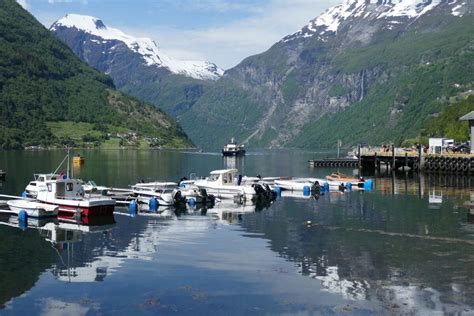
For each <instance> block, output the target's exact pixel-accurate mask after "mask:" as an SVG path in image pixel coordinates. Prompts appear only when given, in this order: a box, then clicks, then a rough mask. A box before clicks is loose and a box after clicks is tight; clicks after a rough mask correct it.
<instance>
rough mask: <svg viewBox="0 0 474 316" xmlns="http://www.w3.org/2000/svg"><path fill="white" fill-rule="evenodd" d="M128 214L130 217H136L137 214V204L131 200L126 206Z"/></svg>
mask: <svg viewBox="0 0 474 316" xmlns="http://www.w3.org/2000/svg"><path fill="white" fill-rule="evenodd" d="M128 212H129V213H130V215H132V216H135V215H137V213H138V204H137V201H135V200H132V201H131V202H130V203H129V204H128Z"/></svg>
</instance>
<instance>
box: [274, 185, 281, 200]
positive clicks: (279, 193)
mask: <svg viewBox="0 0 474 316" xmlns="http://www.w3.org/2000/svg"><path fill="white" fill-rule="evenodd" d="M273 192H275V194H276V196H277V197H280V196H281V188H280V187H279V186H276V187H274V188H273Z"/></svg>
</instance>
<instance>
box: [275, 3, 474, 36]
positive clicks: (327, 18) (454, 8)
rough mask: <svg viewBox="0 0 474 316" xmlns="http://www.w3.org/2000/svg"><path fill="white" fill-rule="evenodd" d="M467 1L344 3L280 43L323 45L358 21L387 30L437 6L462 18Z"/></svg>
mask: <svg viewBox="0 0 474 316" xmlns="http://www.w3.org/2000/svg"><path fill="white" fill-rule="evenodd" d="M468 1H470V0H344V2H343V3H342V4H340V5H337V6H334V7H332V8H329V9H328V10H327V11H326V12H324V13H323V14H321V15H320V16H319V17H317V18H315V19H314V20H312V21H310V22H309V24H308V25H306V26H304V27H303V28H302V29H301V30H300V31H298V32H296V33H295V34H292V35H289V36H287V37H285V38H284V39H283V40H282V41H284V42H286V41H290V40H294V39H297V38H307V37H318V39H320V40H322V41H326V40H327V38H328V37H329V36H334V35H335V34H336V33H337V32H338V31H339V30H340V29H341V28H343V27H344V25H347V24H350V23H351V22H353V21H354V20H357V19H358V20H378V21H377V22H381V23H385V24H386V25H385V28H386V29H392V28H393V27H394V25H397V24H405V23H406V21H407V20H415V19H418V18H420V17H421V16H423V15H425V14H427V13H430V12H431V11H432V10H433V9H435V8H437V7H439V6H443V7H449V10H450V11H451V14H452V15H453V16H458V17H462V16H463V15H464V14H466V13H467V12H468V11H469V8H468V6H467V2H468ZM443 9H445V8H443Z"/></svg>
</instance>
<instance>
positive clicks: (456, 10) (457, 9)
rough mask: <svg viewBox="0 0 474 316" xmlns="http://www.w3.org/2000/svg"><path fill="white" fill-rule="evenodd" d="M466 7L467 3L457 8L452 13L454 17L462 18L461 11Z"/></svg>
mask: <svg viewBox="0 0 474 316" xmlns="http://www.w3.org/2000/svg"><path fill="white" fill-rule="evenodd" d="M465 5H466V2H463V3H461V4H460V5H457V6H455V7H454V8H453V9H452V10H451V12H452V14H453V15H454V16H458V17H462V12H461V11H460V9H462V8H463V7H464V6H465Z"/></svg>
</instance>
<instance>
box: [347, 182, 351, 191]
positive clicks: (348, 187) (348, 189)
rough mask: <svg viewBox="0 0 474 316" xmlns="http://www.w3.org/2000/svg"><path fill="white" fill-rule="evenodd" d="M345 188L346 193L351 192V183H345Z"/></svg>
mask: <svg viewBox="0 0 474 316" xmlns="http://www.w3.org/2000/svg"><path fill="white" fill-rule="evenodd" d="M346 188H347V191H351V190H352V183H350V182H347V183H346Z"/></svg>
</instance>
